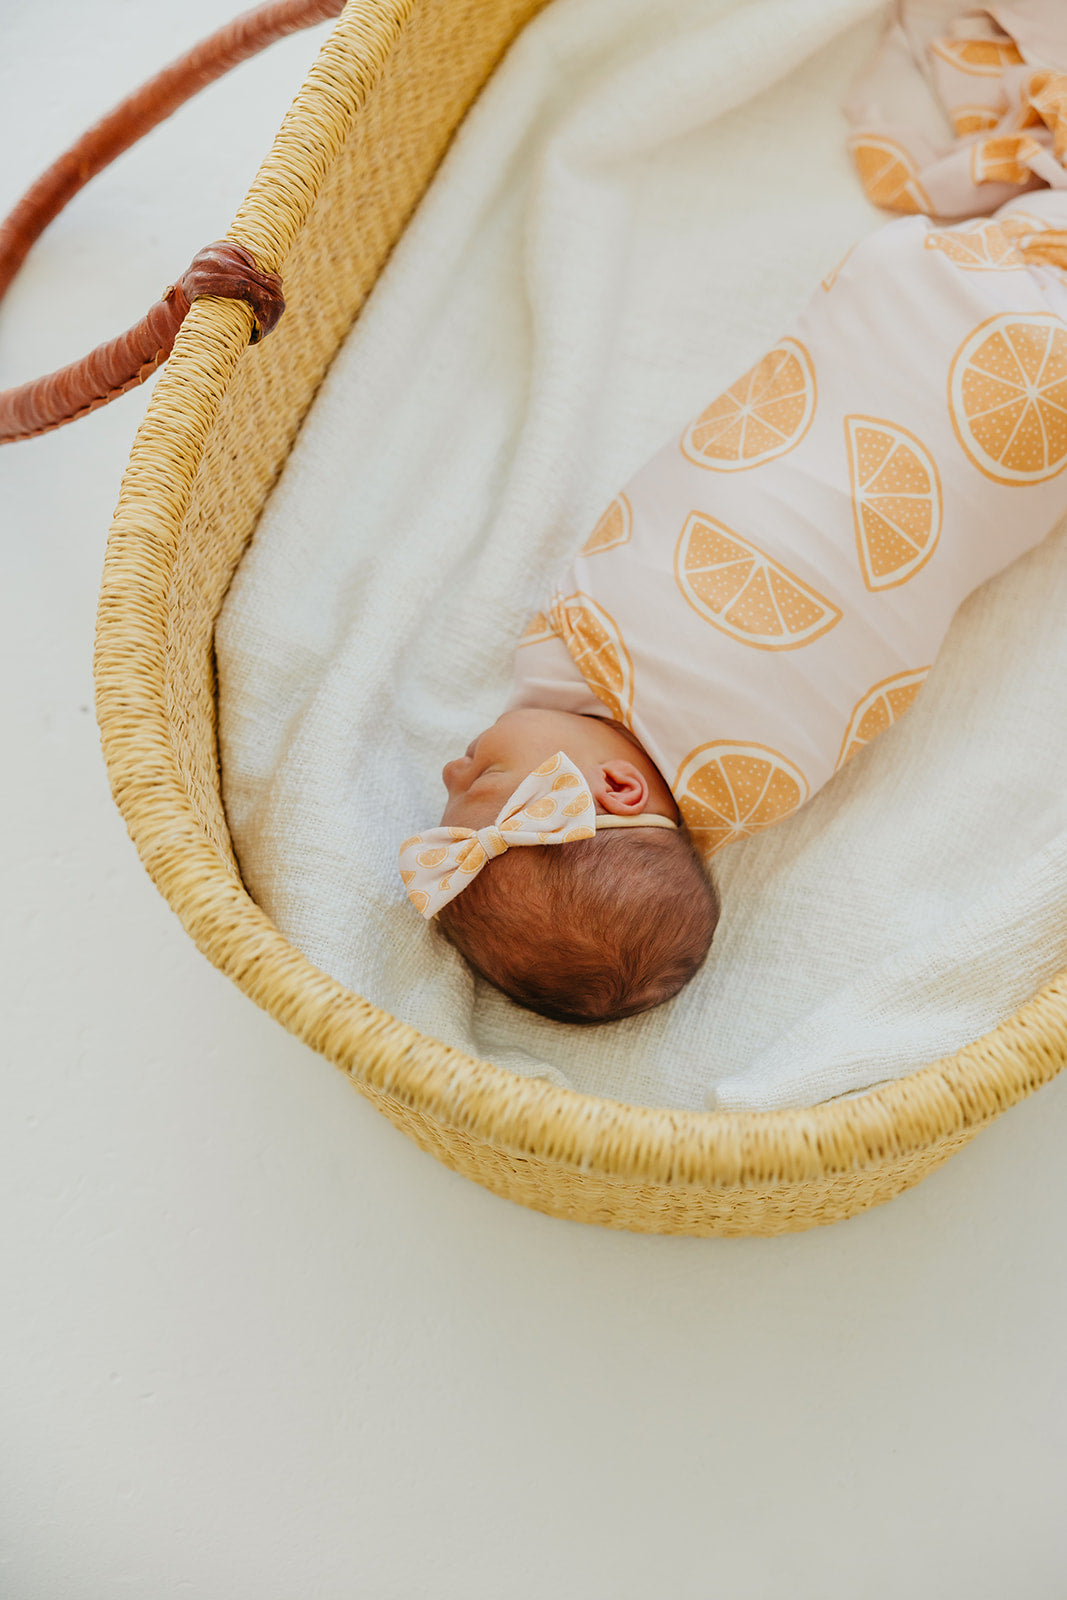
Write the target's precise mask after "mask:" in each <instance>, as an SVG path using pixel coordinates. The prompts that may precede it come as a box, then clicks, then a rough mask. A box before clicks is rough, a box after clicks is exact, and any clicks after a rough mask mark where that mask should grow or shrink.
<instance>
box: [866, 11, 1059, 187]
mask: <svg viewBox="0 0 1067 1600" xmlns="http://www.w3.org/2000/svg"><path fill="white" fill-rule="evenodd" d="M845 110H846V113H847V115H848V117H849V120H850V121H851V122H852V124H853V126H854V128H855V130H856V131H855V133H854V134H853V136H852V138H851V140H850V148H851V151H852V155H853V158H854V160H855V162H856V166H857V169H858V171H859V174H860V177H861V179H862V180H863V184H864V187H865V189H866V191H867V194H868V195H869V197H870V198H871V200H873V201H874V203H875V205H879V206H883V207H885V208H886V209H887V210H890V211H904V212H922V213H925V214H927V215H929V216H935V217H973V216H978V215H985V214H988V213H989V212H992V211H995V210H996V209H997V208H998V207H999V206H1002V205H1003V204H1004V203H1005V202H1006V201H1008V200H1010V199H1012V198H1013V197H1014V196H1017V195H1020V194H1025V193H1027V192H1028V191H1030V190H1032V189H1040V188H1045V187H1048V188H1051V189H1064V188H1067V170H1065V168H1064V164H1063V163H1064V159H1065V156H1067V4H1064V0H1016V3H1015V4H1007V5H989V6H975V5H974V4H973V3H969V0H899V3H898V5H897V8H896V12H895V15H894V18H893V21H892V22H891V24H890V27H889V29H888V31H887V33H886V36H885V39H884V40H883V43H882V46H881V48H880V50H879V51H878V53H877V55H876V56H875V58H874V60H873V61H872V63H871V65H870V66H869V67H868V68H867V70H866V71H865V72H864V73H863V75H862V76H861V78H860V79H859V80H858V82H857V83H856V85H855V88H854V90H853V92H852V95H851V96H850V98H849V101H848V103H847V105H846V107H845Z"/></svg>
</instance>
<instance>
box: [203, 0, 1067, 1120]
mask: <svg viewBox="0 0 1067 1600" xmlns="http://www.w3.org/2000/svg"><path fill="white" fill-rule="evenodd" d="M881 20H882V8H881V7H875V6H872V4H871V3H870V0H555V3H554V4H553V5H551V6H550V7H549V8H548V9H547V10H546V11H545V12H544V13H542V14H541V15H540V16H539V18H538V19H536V20H535V21H534V23H533V24H531V26H530V27H529V28H527V29H526V31H525V32H524V33H523V34H522V36H521V37H520V38H519V40H518V41H517V43H516V44H515V46H514V47H513V49H512V50H511V52H510V54H509V56H508V57H507V59H506V60H505V62H504V63H503V65H502V66H501V67H500V69H499V70H498V71H497V73H496V75H495V77H494V78H493V80H492V82H491V83H490V85H489V86H488V88H487V89H486V91H485V93H484V94H483V96H482V97H481V99H480V100H479V102H478V104H477V105H476V106H475V108H474V110H473V111H472V113H471V115H470V117H469V118H468V120H467V122H466V123H465V125H464V127H463V128H462V129H461V131H460V134H459V136H458V138H457V140H456V142H455V145H454V146H453V148H452V150H451V152H450V153H449V156H448V158H447V160H446V162H445V164H444V166H443V168H442V170H441V172H440V174H439V176H438V177H437V179H436V181H435V183H434V185H433V188H432V190H431V192H430V193H429V195H428V196H427V198H426V200H425V202H424V203H423V205H422V206H421V208H420V210H419V212H418V214H417V215H416V217H415V219H414V221H413V222H412V224H411V225H410V226H409V228H408V230H407V232H406V234H405V236H404V238H403V240H402V241H401V243H400V245H399V247H398V249H397V251H396V253H395V255H394V257H393V259H392V260H391V262H390V263H389V266H388V268H387V270H386V272H385V274H384V276H383V278H382V280H381V282H380V284H379V285H378V287H377V288H376V290H375V292H374V295H373V297H372V299H371V302H370V304H369V305H368V307H367V309H366V310H365V312H364V314H363V316H362V317H361V318H360V320H359V322H358V324H357V326H356V328H355V330H354V331H353V333H352V335H351V337H350V338H349V340H348V341H347V344H346V345H345V347H344V349H343V350H342V351H341V353H340V354H339V356H338V358H337V360H336V362H335V364H334V366H333V368H332V370H331V372H330V374H329V377H328V379H327V381H326V383H325V384H324V386H323V389H322V392H321V394H320V395H319V397H318V399H317V401H316V403H315V406H314V408H313V410H312V412H311V414H310V416H309V418H308V421H307V422H306V424H305V426H304V429H303V431H302V433H301V435H300V438H299V439H298V441H297V445H296V448H295V450H294V451H293V454H292V457H291V459H290V461H289V463H288V465H287V467H286V469H285V472H284V474H283V476H282V479H281V481H280V483H279V485H278V487H277V489H276V490H275V492H274V494H273V496H272V499H271V501H270V503H269V505H268V507H267V509H266V512H265V514H264V517H263V519H262V522H261V524H260V527H259V529H258V531H257V533H256V536H255V540H254V543H253V545H252V546H251V548H250V551H249V553H248V554H247V555H246V557H245V559H244V561H243V563H242V565H241V567H240V569H239V571H238V573H237V575H236V578H235V581H234V584H233V588H232V590H231V593H230V595H229V597H228V599H227V602H226V606H225V610H224V612H223V615H222V618H221V619H220V623H219V628H218V660H219V676H220V717H221V728H220V733H221V748H222V757H223V778H224V792H225V799H226V804H227V808H228V812H229V817H230V822H231V826H232V830H233V835H234V839H235V842H236V846H237V850H238V854H239V857H240V861H241V866H242V870H243V872H244V875H245V879H246V881H247V883H248V887H249V889H250V891H251V893H252V894H253V895H254V896H255V898H256V899H257V901H258V902H259V903H260V904H261V905H262V906H263V907H264V909H265V910H266V911H267V912H268V913H269V914H270V915H271V916H272V917H273V918H274V919H275V921H276V922H277V924H278V926H279V927H280V928H281V929H282V930H283V931H284V932H285V933H286V935H287V936H288V937H289V938H290V939H291V940H292V941H293V943H295V944H296V945H297V946H298V947H299V948H300V949H301V950H303V951H304V952H305V953H306V954H307V955H308V956H309V957H310V959H311V960H312V961H314V962H315V963H316V964H317V965H319V966H320V967H322V968H324V969H325V970H326V971H327V972H330V973H331V974H333V976H334V977H336V978H338V979H339V980H341V981H342V982H343V983H345V984H346V985H348V986H349V987H351V988H352V989H354V990H356V991H357V992H358V993H360V994H363V995H365V996H366V997H367V998H368V999H369V1000H371V1001H372V1002H374V1003H375V1004H377V1005H379V1006H382V1007H384V1008H385V1009H386V1010H388V1011H390V1012H393V1013H395V1014H397V1015H399V1016H401V1017H403V1018H404V1019H405V1020H406V1021H408V1022H410V1023H412V1024H414V1025H415V1026H416V1027H418V1028H420V1029H421V1030H423V1031H424V1032H426V1033H429V1034H432V1035H434V1036H436V1037H438V1038H441V1039H444V1040H447V1041H449V1042H450V1043H453V1044H456V1045H459V1046H461V1047H462V1048H463V1049H465V1050H467V1051H469V1052H471V1053H472V1054H475V1055H478V1056H484V1057H488V1058H490V1059H491V1060H493V1061H495V1062H496V1063H497V1064H498V1065H500V1066H503V1067H506V1068H509V1069H510V1070H512V1071H515V1072H518V1073H524V1074H534V1075H541V1076H544V1077H547V1078H549V1079H551V1080H552V1081H554V1082H557V1083H561V1084H568V1085H571V1086H573V1087H575V1088H577V1089H581V1090H584V1091H587V1092H590V1093H594V1094H601V1095H607V1096H610V1097H612V1098H615V1099H619V1100H624V1101H632V1102H635V1103H643V1104H650V1105H662V1106H675V1107H687V1108H695V1109H699V1108H701V1107H703V1106H711V1107H721V1108H724V1109H756V1110H759V1109H771V1108H775V1107H787V1106H797V1105H806V1104H812V1103H815V1102H817V1101H820V1100H824V1099H828V1098H830V1097H833V1096H837V1095H842V1094H848V1093H851V1092H855V1091H857V1090H860V1089H862V1088H864V1087H867V1086H870V1085H871V1084H873V1083H876V1082H878V1081H881V1080H884V1079H888V1078H891V1077H895V1076H900V1075H902V1074H905V1073H908V1072H910V1071H913V1070H914V1069H915V1068H917V1067H919V1066H921V1065H924V1064H925V1063H926V1062H928V1061H930V1060H933V1059H935V1058H936V1057H938V1056H939V1055H942V1054H945V1053H948V1052H951V1051H955V1050H956V1049H958V1048H959V1047H960V1046H962V1045H964V1044H966V1043H968V1042H969V1041H971V1040H973V1039H975V1038H977V1037H978V1036H979V1035H981V1034H982V1033H984V1032H986V1031H987V1030H988V1029H990V1028H991V1027H993V1026H994V1025H995V1024H996V1023H997V1022H998V1021H1000V1020H1001V1019H1002V1018H1004V1017H1005V1016H1007V1015H1008V1014H1010V1012H1011V1011H1013V1010H1014V1009H1015V1008H1016V1007H1017V1006H1018V1005H1019V1004H1021V1003H1022V1002H1023V1001H1024V1000H1026V999H1027V998H1028V997H1029V996H1030V995H1031V994H1032V993H1033V992H1034V991H1035V990H1036V989H1037V988H1038V987H1039V986H1040V985H1041V984H1042V983H1043V982H1044V981H1046V980H1047V979H1048V978H1050V977H1051V976H1053V975H1054V973H1055V972H1057V971H1058V970H1059V969H1060V968H1061V967H1063V966H1065V965H1067V738H1065V737H1064V734H1065V731H1067V624H1065V620H1064V619H1065V618H1067V534H1063V535H1061V533H1059V532H1057V533H1055V534H1053V535H1052V536H1050V538H1049V539H1048V540H1047V541H1046V542H1045V544H1044V545H1042V546H1041V547H1040V548H1039V549H1037V550H1035V551H1034V552H1032V553H1031V554H1030V555H1029V556H1027V557H1026V558H1025V559H1024V560H1023V561H1022V562H1020V563H1018V564H1017V565H1016V566H1015V567H1013V568H1011V569H1010V570H1008V571H1007V572H1005V573H1004V574H1002V575H1001V576H1000V577H998V578H997V579H995V580H994V581H993V582H992V583H990V584H988V585H987V586H986V587H985V588H984V589H983V590H981V591H979V592H978V593H977V594H975V595H973V596H972V597H971V598H970V599H969V600H968V601H967V603H966V604H965V606H964V607H963V609H962V610H961V612H960V613H959V615H958V617H957V619H956V621H955V623H954V625H953V628H952V630H951V633H950V636H949V638H948V640H947V641H946V644H945V646H944V648H943V650H942V653H941V656H940V657H939V659H938V661H937V664H936V666H935V668H934V671H933V672H932V674H931V676H930V679H929V680H928V683H927V685H926V687H925V688H924V690H923V693H922V695H921V697H920V699H919V701H918V703H917V704H916V706H915V708H914V709H913V710H912V711H911V712H910V713H909V714H908V716H907V717H906V718H905V719H904V721H903V722H902V723H901V724H899V725H898V726H897V727H895V728H893V729H891V730H890V731H889V733H887V734H886V735H884V736H883V737H882V738H881V739H879V740H877V741H876V742H875V744H873V745H872V746H871V747H870V748H869V749H868V750H866V751H864V752H862V753H861V754H860V755H859V756H858V757H857V758H856V759H855V760H854V761H853V762H852V763H851V764H850V766H849V767H848V768H847V769H846V770H845V771H844V772H842V773H841V774H839V775H838V776H837V777H836V778H834V779H833V780H831V782H830V783H829V784H828V785H827V787H826V788H825V789H824V790H823V791H822V792H821V793H820V794H818V795H817V796H816V798H815V799H814V800H813V801H812V802H811V803H810V804H809V805H808V806H806V807H804V808H803V809H802V810H801V811H800V812H798V813H797V814H796V815H795V816H794V817H792V818H790V819H789V820H788V821H786V822H784V823H781V824H779V825H778V826H776V827H774V828H771V829H770V830H768V832H767V833H765V834H763V835H762V836H759V837H757V838H755V839H752V840H749V841H746V842H745V843H743V844H740V845H736V846H733V847H731V848H729V849H728V850H726V851H724V852H723V853H722V855H721V856H720V857H718V858H717V862H716V877H717V879H718V882H719V884H720V888H721V891H722V899H723V917H722V921H721V924H720V927H719V931H718V933H717V935H716V939H715V943H714V946H713V949H712V952H711V955H710V958H709V960H708V961H707V963H706V965H705V968H704V970H703V971H702V972H701V974H700V975H699V976H698V978H697V979H696V980H695V981H694V982H693V983H692V984H691V985H690V986H689V987H688V988H687V989H686V990H685V991H684V992H683V994H682V995H680V996H679V997H678V998H677V999H676V1000H675V1001H673V1002H671V1003H670V1004H669V1005H668V1006H665V1007H663V1008H660V1009H659V1010H657V1011H654V1012H652V1013H649V1014H646V1015H645V1016H643V1017H639V1018H635V1019H633V1020H630V1021H627V1022H621V1023H615V1024H611V1025H610V1026H607V1027H602V1028H594V1029H583V1028H577V1027H566V1026H561V1025H559V1024H557V1023H553V1022H548V1021H546V1020H544V1019H541V1018H538V1017H534V1016H532V1015H531V1014H529V1013H527V1012H524V1011H521V1010H520V1009H518V1008H516V1007H515V1006H513V1005H511V1004H510V1002H508V1001H506V1000H505V999H503V998H502V997H501V996H500V995H498V994H497V993H496V992H495V991H493V990H491V989H489V988H488V987H487V986H485V985H483V984H482V983H481V982H475V980H473V978H472V977H471V975H470V973H469V971H468V970H467V968H466V967H465V966H464V964H463V962H462V961H461V959H460V958H459V957H458V956H457V955H456V954H455V952H454V951H453V950H452V949H451V948H450V947H449V946H448V944H447V943H446V942H445V941H444V939H443V938H442V937H441V935H440V934H439V933H438V932H437V931H436V930H435V929H434V927H433V926H432V925H429V926H428V925H426V924H424V923H423V921H422V919H421V918H419V917H418V916H417V915H416V913H415V912H414V911H413V910H412V908H411V906H410V905H409V903H408V902H407V900H406V898H405V896H404V894H403V891H402V888H401V885H400V882H399V879H398V877H397V871H396V849H397V846H398V844H399V843H400V841H401V840H402V839H403V838H404V837H406V836H407V835H408V834H409V833H411V832H413V831H415V830H416V829H417V828H418V827H420V826H422V825H425V824H430V823H433V822H436V821H437V819H438V816H439V813H440V809H441V806H442V804H443V800H444V791H443V788H442V786H441V783H440V779H439V772H440V768H441V765H442V763H443V762H444V761H445V760H446V758H447V757H449V756H450V755H452V754H454V753H455V752H456V751H457V750H461V749H462V748H463V746H464V745H465V744H466V742H467V740H468V739H469V738H470V737H471V736H472V735H473V734H474V733H476V732H478V731H479V730H480V729H481V728H482V727H484V726H485V725H486V724H487V723H488V722H489V721H491V720H492V719H493V717H494V716H496V715H497V713H498V712H499V710H500V709H501V706H502V703H503V700H504V698H505V693H506V688H507V683H508V678H509V666H510V659H511V655H512V651H513V648H514V644H515V640H516V639H517V637H518V635H519V633H520V631H521V629H522V627H523V625H524V623H525V621H526V619H527V616H528V614H529V612H530V611H531V609H532V608H533V606H534V603H535V601H536V600H537V599H538V598H539V596H540V594H541V591H542V587H543V585H544V583H545V580H546V578H548V577H549V576H550V575H551V574H552V573H553V572H554V571H555V569H556V568H557V567H559V566H561V565H562V564H563V563H564V562H565V560H566V559H568V558H569V556H570V555H571V554H572V553H573V551H574V550H575V549H576V547H577V546H578V544H579V543H580V542H581V541H582V539H583V538H584V537H585V535H586V533H587V532H588V530H589V528H590V527H591V526H592V524H593V522H594V520H595V519H596V517H597V515H598V514H599V512H600V511H601V509H602V508H603V506H604V504H605V503H606V502H607V500H608V499H609V498H610V496H611V495H612V493H613V492H614V491H615V490H616V488H617V487H618V486H619V485H620V484H621V483H623V482H624V481H625V480H626V478H627V477H628V476H629V474H630V473H631V472H632V471H633V470H634V469H635V468H636V467H637V466H638V465H640V463H641V462H642V461H643V460H644V459H645V458H646V456H647V455H649V454H650V453H651V451H652V450H653V449H655V448H656V447H657V446H658V445H659V444H660V443H661V442H662V440H663V439H664V438H665V437H667V436H669V434H670V433H671V431H672V430H675V429H678V428H679V427H680V426H681V424H682V423H683V422H684V421H685V420H686V419H687V418H688V417H689V416H691V415H692V414H693V413H694V412H696V411H697V410H698V409H699V408H700V407H701V406H702V405H704V404H706V403H707V401H708V400H710V399H711V398H712V397H713V396H714V395H716V394H717V393H719V392H720V391H721V390H722V389H723V388H724V387H725V386H726V385H728V384H729V383H730V382H732V381H733V379H734V378H735V377H737V376H738V375H739V374H740V373H741V372H742V371H743V370H744V369H745V368H746V367H747V366H748V365H749V364H750V363H751V362H752V361H753V360H755V359H756V358H757V357H759V356H760V355H761V354H762V353H763V352H764V350H765V349H766V348H767V347H768V346H769V345H770V344H771V343H773V341H774V339H775V338H776V337H777V336H778V335H779V334H780V333H781V332H782V331H783V330H784V329H785V328H786V326H787V325H788V324H789V322H790V320H791V319H792V317H793V316H794V315H795V314H796V312H797V311H798V310H799V308H800V307H801V306H802V305H803V304H804V302H805V301H806V299H807V298H808V296H809V294H810V293H811V292H812V290H813V289H814V288H815V286H816V285H817V283H818V281H819V279H820V277H821V276H822V275H823V274H824V273H825V272H827V271H828V269H829V268H831V267H832V266H833V265H834V264H835V262H836V261H837V260H838V258H839V257H840V256H841V255H842V254H843V252H844V250H845V249H846V248H847V246H848V245H849V244H850V243H851V242H852V240H853V239H854V238H856V237H858V236H859V235H860V234H861V233H865V232H867V231H869V230H870V229H871V228H873V227H877V226H880V225H881V223H882V221H883V218H882V216H881V214H880V213H877V212H875V211H874V210H873V209H872V208H871V207H870V206H869V205H868V204H867V202H866V200H865V199H864V198H863V196H862V193H861V190H860V186H859V183H858V181H857V179H856V177H855V175H854V173H853V171H852V169H851V165H850V162H849V160H848V157H847V155H846V151H845V143H844V141H845V132H846V130H845V124H844V119H843V117H842V115H841V112H840V109H839V107H840V103H841V100H842V98H843V95H844V93H845V91H846V89H847V85H848V83H849V80H850V78H851V77H852V75H853V74H854V72H855V71H856V69H857V68H858V67H859V65H860V64H861V63H862V62H863V61H864V59H865V58H866V57H867V55H868V53H869V51H870V50H871V49H872V48H873V46H874V44H875V42H876V39H877V37H878V33H879V28H880V25H881ZM1065 495H1067V482H1065Z"/></svg>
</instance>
